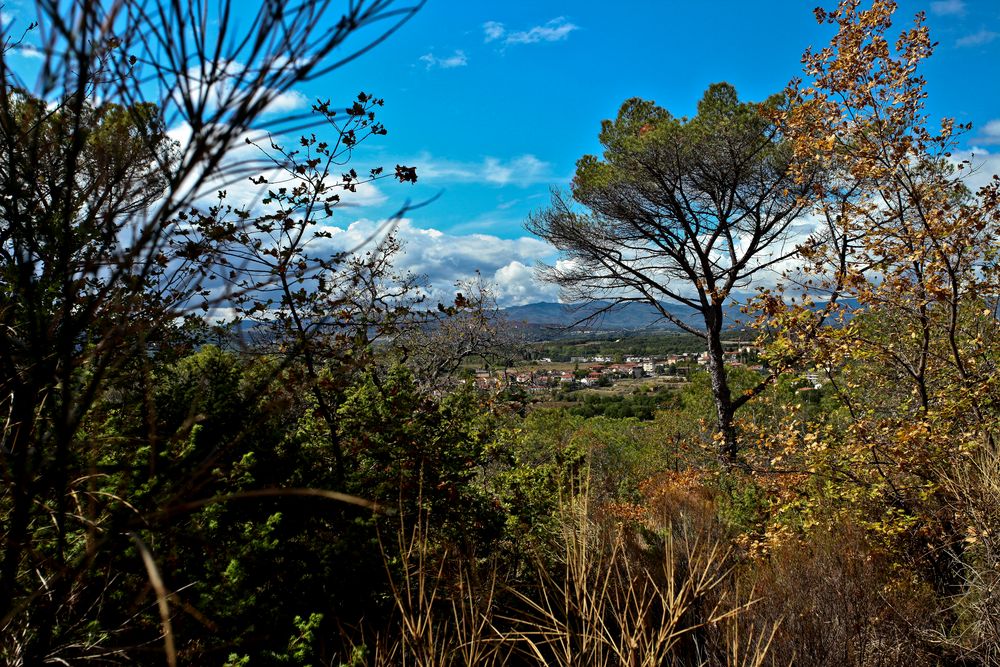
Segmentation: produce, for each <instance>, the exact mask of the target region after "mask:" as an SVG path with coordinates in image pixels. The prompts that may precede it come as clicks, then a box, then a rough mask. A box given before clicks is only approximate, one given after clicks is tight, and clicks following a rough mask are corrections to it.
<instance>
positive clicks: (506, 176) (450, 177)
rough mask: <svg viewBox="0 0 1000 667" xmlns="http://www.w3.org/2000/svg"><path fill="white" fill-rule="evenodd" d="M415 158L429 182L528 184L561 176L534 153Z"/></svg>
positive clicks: (421, 176)
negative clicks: (476, 159) (466, 158)
mask: <svg viewBox="0 0 1000 667" xmlns="http://www.w3.org/2000/svg"><path fill="white" fill-rule="evenodd" d="M412 162H414V163H415V164H418V165H420V178H421V179H422V180H423V181H425V182H428V183H433V182H435V181H437V182H454V183H485V184H489V185H496V186H501V187H502V186H505V185H517V186H520V187H525V186H528V185H537V184H539V183H552V182H555V181H558V180H559V179H558V178H557V177H556V176H554V175H553V174H552V169H551V165H549V163H548V162H545V161H543V160H540V159H538V158H537V157H535V156H534V155H532V154H531V153H525V154H524V155H520V156H518V157H515V158H512V159H510V160H502V159H500V158H497V157H492V156H487V157H485V158H483V160H482V161H481V162H456V161H451V160H437V159H435V158H433V157H432V156H430V155H427V154H423V155H421V156H420V157H418V158H417V159H416V160H413V161H412Z"/></svg>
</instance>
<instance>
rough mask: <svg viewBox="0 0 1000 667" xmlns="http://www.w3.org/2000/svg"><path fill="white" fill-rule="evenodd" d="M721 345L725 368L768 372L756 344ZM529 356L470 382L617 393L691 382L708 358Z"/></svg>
mask: <svg viewBox="0 0 1000 667" xmlns="http://www.w3.org/2000/svg"><path fill="white" fill-rule="evenodd" d="M615 342H616V343H617V342H619V341H617V340H616V341H615ZM723 344H724V348H725V360H726V366H727V367H730V368H745V369H747V370H750V371H755V372H758V373H761V374H762V375H763V374H766V373H767V370H766V368H765V367H764V366H763V365H762V364H761V363H760V360H759V358H760V353H761V348H759V347H758V346H757V345H755V344H754V343H752V342H747V341H740V340H727V341H723ZM541 349H542V350H544V349H545V348H541ZM528 356H529V358H527V359H525V360H522V361H519V362H517V363H516V364H515V365H512V366H509V367H507V368H479V369H477V370H475V371H474V375H473V381H474V382H475V384H476V386H477V387H478V388H480V389H484V390H488V389H495V388H497V387H508V388H514V389H518V390H521V391H524V392H527V393H528V394H532V395H541V396H544V395H548V394H557V393H560V392H562V393H565V392H571V391H575V390H580V389H590V390H598V391H600V390H603V391H605V392H608V393H621V392H623V391H629V390H636V389H639V388H658V389H660V388H669V387H680V386H682V385H684V384H686V383H687V382H689V381H690V378H691V375H692V374H694V373H697V372H699V371H703V370H705V368H706V366H707V365H708V362H709V359H708V352H677V353H669V354H650V355H640V354H622V353H616V354H611V353H607V352H604V353H601V352H598V353H595V354H590V355H582V354H581V355H575V356H563V357H561V358H560V357H559V356H534V355H528ZM809 375H810V378H808V379H810V380H811V381H813V383H817V382H818V377H816V376H815V374H809Z"/></svg>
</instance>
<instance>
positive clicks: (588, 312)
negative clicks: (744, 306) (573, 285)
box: [503, 301, 747, 331]
mask: <svg viewBox="0 0 1000 667" xmlns="http://www.w3.org/2000/svg"><path fill="white" fill-rule="evenodd" d="M609 305H610V303H609V302H606V301H597V302H594V303H588V304H565V303H552V302H546V301H542V302H539V303H529V304H526V305H523V306H511V307H509V308H505V309H503V313H504V314H505V315H506V316H507V317H508V318H510V320H511V321H513V322H516V323H524V324H527V325H529V326H531V327H532V328H534V327H540V328H550V329H563V328H566V327H569V326H571V325H573V324H575V323H577V322H580V321H581V320H584V319H586V318H587V317H589V316H592V315H594V314H595V313H598V312H600V311H601V310H602V309H603V308H607V306H609ZM661 305H662V306H663V308H664V309H665V310H666V311H667V312H669V313H670V314H671V315H673V316H674V317H676V318H677V319H679V320H681V321H682V322H684V323H686V324H691V325H693V326H696V327H699V328H701V327H703V326H704V322H703V321H702V319H701V314H700V313H698V312H697V311H695V310H694V309H692V308H688V307H686V306H683V305H680V304H674V303H662V302H661ZM725 314H726V320H727V325H728V326H729V327H738V326H739V325H740V324H741V323H745V322H746V321H747V316H746V315H744V314H743V313H741V312H740V307H739V306H738V305H736V304H732V305H730V306H727V307H726V309H725ZM575 328H576V329H585V330H590V331H617V330H636V329H673V330H676V329H678V327H677V325H676V324H674V323H673V322H671V321H670V320H668V319H665V318H664V317H663V316H662V315H661V314H660V313H659V311H658V310H657V309H656V308H654V307H653V305H652V304H648V303H626V304H622V305H620V306H615V307H614V308H612V309H610V310H608V311H607V312H606V313H602V314H600V315H597V316H596V317H594V319H591V320H588V321H586V322H583V323H581V324H579V325H577V326H576V327H575Z"/></svg>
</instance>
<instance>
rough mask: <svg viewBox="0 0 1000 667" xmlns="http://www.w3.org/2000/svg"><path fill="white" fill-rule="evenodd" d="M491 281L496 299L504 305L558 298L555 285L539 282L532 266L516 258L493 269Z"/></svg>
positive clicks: (521, 304) (519, 304)
mask: <svg viewBox="0 0 1000 667" xmlns="http://www.w3.org/2000/svg"><path fill="white" fill-rule="evenodd" d="M492 282H493V285H494V289H495V290H496V294H497V301H498V302H499V303H501V304H503V305H504V306H523V305H524V304H527V303H537V302H539V301H556V300H557V299H558V298H559V288H558V287H557V286H556V285H553V284H550V283H544V282H540V281H539V280H538V278H537V276H536V275H535V270H534V269H533V268H531V267H530V266H526V265H525V264H523V263H522V262H519V261H517V260H514V261H512V262H510V263H509V264H506V265H504V266H501V267H500V268H499V269H497V270H496V271H494V272H493V280H492Z"/></svg>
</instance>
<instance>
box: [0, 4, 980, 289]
mask: <svg viewBox="0 0 1000 667" xmlns="http://www.w3.org/2000/svg"><path fill="white" fill-rule="evenodd" d="M817 1H818V0H817ZM17 4H19V5H22V6H24V5H27V4H28V3H26V2H17V3H16V4H12V5H11V6H12V7H13V6H16V5H17ZM814 4H816V2H815V1H810V0H806V1H805V2H803V1H802V0H772V1H771V2H768V3H754V2H747V1H746V0H715V1H713V2H700V3H699V2H679V1H677V0H663V1H660V2H639V1H636V0H618V1H617V2H614V3H608V2H607V1H606V0H605V1H601V2H597V1H595V0H581V1H574V2H568V1H566V0H561V1H556V0H537V1H535V2H531V3H528V2H516V1H511V2H502V3H501V2H469V1H460V0H428V2H427V4H426V6H425V7H424V8H423V9H422V10H421V11H420V12H419V13H418V14H417V15H416V16H415V17H414V18H413V19H412V20H411V21H410V22H409V23H407V24H406V25H405V26H403V27H402V29H400V30H399V31H398V32H397V33H396V34H395V35H393V36H392V37H391V38H390V39H389V40H388V41H387V42H385V43H384V44H382V45H380V46H379V47H377V48H376V49H374V50H373V51H371V52H370V53H369V54H367V55H365V56H364V57H362V58H360V59H359V60H357V61H354V62H352V63H350V64H349V65H347V66H346V67H344V68H342V69H340V70H337V71H335V72H333V73H332V74H330V75H328V76H327V77H325V78H323V79H321V80H317V81H313V82H310V83H309V84H307V85H303V86H302V87H301V88H300V89H299V91H298V92H299V93H301V94H302V96H301V98H300V102H301V103H302V104H307V103H308V100H310V99H314V98H317V97H319V98H323V99H327V98H329V99H331V100H333V101H334V102H337V101H342V102H343V103H344V104H345V105H346V104H347V103H348V102H349V101H351V100H352V99H353V97H354V96H355V95H356V94H357V92H359V91H362V90H364V91H368V92H372V93H375V94H376V95H377V96H379V97H382V98H384V99H385V107H384V110H383V111H382V113H381V117H382V120H383V121H384V122H385V124H386V125H387V127H388V130H389V133H388V135H387V136H386V137H381V138H378V140H377V141H376V142H374V143H373V144H371V145H370V146H369V147H368V148H366V149H365V150H364V151H361V152H359V154H358V155H357V159H356V162H355V167H356V168H357V170H358V171H359V172H362V171H363V170H364V169H367V168H368V167H372V166H376V165H380V164H381V165H385V166H386V167H389V168H390V170H391V167H392V166H393V165H394V164H396V163H397V162H399V163H404V164H408V165H415V166H416V167H417V170H418V174H419V183H418V184H417V185H416V186H410V185H399V184H391V183H389V182H387V181H385V182H382V183H380V184H379V185H378V186H377V188H376V189H374V190H370V191H369V192H368V193H367V194H366V196H363V197H361V198H360V199H361V200H360V201H359V202H358V204H363V206H362V205H359V206H356V207H351V208H348V207H345V208H343V209H342V210H341V212H340V215H341V218H340V219H338V221H337V224H338V226H340V227H341V228H343V229H344V232H343V234H344V237H343V240H344V241H345V242H346V241H350V239H352V238H363V237H364V236H365V235H366V232H367V231H369V230H371V229H372V228H374V226H375V225H376V224H377V223H378V221H379V220H381V219H384V217H385V216H386V215H389V214H390V213H391V212H392V211H394V210H395V209H396V208H397V207H398V206H399V204H401V203H402V202H403V201H404V200H406V199H407V198H409V199H411V200H414V201H421V200H424V199H427V198H430V197H433V196H436V195H439V196H438V198H437V199H436V200H435V201H434V202H433V203H432V204H430V205H428V206H426V207H424V208H421V209H419V210H415V211H413V212H411V213H410V214H409V215H408V216H407V218H406V220H404V221H403V223H402V224H401V227H400V231H399V234H400V236H401V238H402V239H403V240H404V242H405V244H406V248H407V250H406V252H407V255H406V257H404V258H403V259H402V260H401V261H400V263H401V265H402V266H403V267H405V268H407V269H410V270H412V271H414V272H416V273H419V274H424V275H426V276H427V277H428V279H429V280H430V281H431V282H432V283H433V285H434V287H435V288H436V290H435V292H436V294H437V295H440V296H444V294H445V293H446V291H447V290H448V288H450V287H451V285H452V284H453V283H454V281H456V280H459V279H461V278H464V277H467V276H469V275H471V274H472V273H473V272H474V271H475V270H476V269H479V270H480V271H481V272H482V274H483V275H484V276H485V277H486V278H487V279H490V280H493V281H495V282H496V283H497V291H498V294H499V296H500V299H501V301H502V302H503V303H504V304H505V305H506V304H514V303H526V302H531V301H538V300H554V299H555V298H556V297H557V293H556V292H555V290H554V289H553V288H552V287H551V286H547V285H544V284H541V283H539V282H538V281H536V280H535V279H534V276H533V271H532V267H533V266H534V264H535V263H536V262H537V261H539V260H543V261H545V260H552V259H553V258H554V255H553V252H552V249H551V248H550V247H548V246H547V245H545V244H544V243H542V242H541V241H539V240H537V239H533V238H530V237H529V236H528V235H527V232H525V231H524V229H523V223H524V220H525V218H526V216H527V215H528V214H529V213H530V212H531V211H532V210H536V209H538V208H540V207H543V206H544V205H545V204H546V202H547V201H548V196H549V191H550V189H551V188H553V187H555V188H559V187H564V186H566V185H567V184H568V181H569V178H570V177H571V175H572V173H573V169H574V164H575V162H576V160H577V159H578V158H579V157H580V156H581V155H583V154H585V153H592V152H597V151H599V145H598V144H597V140H596V137H597V132H598V129H599V126H600V122H601V120H602V119H605V118H610V117H613V116H614V115H615V113H616V112H617V109H618V107H619V105H620V104H621V103H622V101H624V100H625V99H626V98H628V97H632V96H641V97H645V98H648V99H653V100H655V101H656V102H657V103H659V104H660V105H661V106H664V107H665V108H667V109H668V110H670V111H671V112H672V113H674V114H675V115H689V114H692V113H693V112H694V110H695V105H696V103H697V101H698V99H699V98H700V96H701V94H702V92H703V91H704V90H705V88H706V87H707V86H708V85H709V84H711V83H714V82H718V81H728V82H730V83H732V84H733V85H735V86H736V88H737V90H738V91H739V93H740V95H741V97H742V98H744V99H750V100H759V99H763V98H764V97H766V96H767V95H769V94H771V93H774V92H777V91H780V90H781V89H782V88H783V86H784V85H785V84H786V83H787V81H788V80H789V79H790V78H791V77H793V76H795V75H796V74H798V73H799V68H800V57H801V54H802V52H803V50H804V49H805V48H806V47H807V46H810V45H812V46H815V47H821V46H823V45H825V44H826V43H827V42H828V40H829V37H830V35H831V30H830V28H829V27H828V26H819V25H817V23H816V21H815V19H814V17H813V12H812V8H813V6H814ZM825 4H826V6H828V7H830V6H832V5H833V4H834V3H833V1H832V0H831V1H830V2H827V3H825ZM764 7H766V9H764ZM10 11H11V10H10V9H9V8H8V9H7V10H6V13H9V12H10ZM917 11H925V12H926V13H927V23H928V25H929V27H930V30H931V35H932V38H933V39H934V40H936V41H938V42H939V43H940V44H939V46H938V48H937V50H936V53H935V55H934V56H933V57H932V58H931V60H930V61H928V63H927V65H926V67H925V69H924V71H923V73H924V75H925V77H926V78H927V81H928V86H927V90H928V94H929V97H928V101H927V109H928V113H929V114H930V116H931V117H932V118H934V117H941V116H953V117H955V118H956V119H957V120H958V121H959V122H969V121H971V122H972V123H974V125H975V129H974V130H973V131H972V132H971V133H970V134H969V135H967V137H966V138H965V140H964V144H965V145H964V148H966V149H967V150H970V151H971V150H975V153H976V155H977V156H978V158H977V160H978V162H980V163H981V164H982V165H983V168H982V172H983V173H987V172H988V173H993V172H1000V76H998V71H997V68H998V64H1000V0H899V9H898V11H897V14H896V16H897V24H898V25H903V24H907V23H909V21H910V20H911V17H912V15H913V14H914V13H915V12H917Z"/></svg>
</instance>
